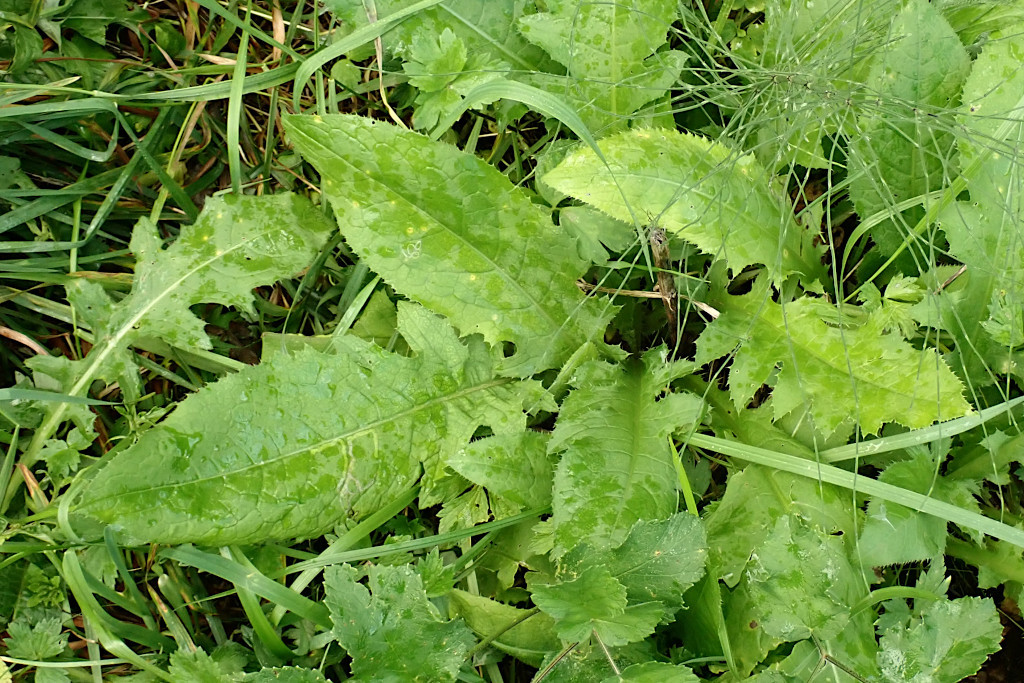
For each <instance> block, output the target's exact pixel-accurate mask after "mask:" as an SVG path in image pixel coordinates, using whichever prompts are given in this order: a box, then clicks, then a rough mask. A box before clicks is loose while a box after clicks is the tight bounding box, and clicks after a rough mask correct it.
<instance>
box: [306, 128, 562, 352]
mask: <svg viewBox="0 0 1024 683" xmlns="http://www.w3.org/2000/svg"><path fill="white" fill-rule="evenodd" d="M304 135H305V137H306V138H307V139H308V140H310V141H312V143H313V144H315V145H316V146H317V147H319V148H320V149H322V150H323V151H324V152H325V153H326V154H328V155H330V156H331V157H333V158H335V159H337V160H338V161H339V162H341V163H343V164H345V165H346V166H347V167H348V168H350V169H352V170H353V171H355V172H356V173H358V174H360V175H362V176H363V177H365V178H366V179H367V180H368V181H370V182H371V183H373V184H374V185H377V186H379V187H383V188H386V190H387V191H388V193H389V194H391V195H393V196H395V197H398V198H399V199H401V200H402V201H403V202H405V203H406V204H407V205H408V206H409V207H411V208H412V209H413V211H415V212H416V213H417V214H419V215H421V216H426V217H427V218H429V219H430V221H431V222H432V223H433V224H434V225H437V226H439V227H440V228H441V229H442V230H444V231H445V232H446V233H447V234H449V235H451V236H453V237H455V238H456V239H457V240H458V241H459V242H460V243H461V244H464V245H466V246H467V247H469V248H470V249H472V250H473V251H474V252H476V253H477V254H478V255H479V256H480V257H481V258H482V259H483V260H484V261H486V262H487V263H489V264H491V266H492V267H493V269H494V272H496V273H498V274H499V275H500V277H501V279H502V280H504V281H505V282H507V283H510V284H511V285H512V286H513V287H514V288H515V289H516V290H517V291H519V292H520V293H521V294H522V295H523V297H524V298H525V299H526V300H527V301H528V302H530V304H531V309H533V310H536V311H537V312H539V313H540V315H541V317H542V318H543V319H544V321H545V322H546V323H547V324H548V325H549V328H550V329H552V330H554V331H555V332H557V331H558V330H561V329H562V323H557V322H556V321H555V318H554V317H553V316H552V315H551V314H550V313H549V312H548V311H547V310H546V309H545V308H544V307H543V306H542V305H541V303H540V301H539V300H538V299H537V298H535V297H534V296H533V294H532V293H530V292H529V291H527V290H526V289H525V288H524V286H523V284H522V283H520V282H519V281H518V280H517V279H515V278H513V277H512V275H511V274H510V273H508V272H507V271H506V269H505V268H504V267H499V265H498V264H497V263H496V262H495V261H494V259H493V258H491V257H490V256H488V255H487V254H485V253H483V252H482V251H480V248H479V247H477V246H476V245H475V244H473V243H472V242H469V241H468V240H467V239H466V238H465V237H464V236H462V235H460V234H459V233H457V232H455V231H454V230H452V229H451V228H449V227H448V226H447V225H446V224H445V223H444V222H442V221H441V220H440V219H438V218H436V217H435V216H434V215H433V214H431V213H430V212H428V211H426V210H424V209H423V208H422V207H420V206H419V205H418V204H417V203H416V202H414V201H412V200H410V199H409V198H408V197H406V196H405V195H404V194H402V192H400V191H399V190H397V189H395V188H394V187H393V185H391V184H386V183H384V182H381V181H380V180H378V179H377V178H374V177H373V176H372V175H370V174H369V173H367V172H366V171H364V170H363V169H361V168H359V167H358V166H356V165H355V164H353V163H351V162H350V161H348V160H347V159H345V158H344V157H342V156H341V155H339V154H337V153H336V152H334V150H332V149H329V148H328V147H327V146H326V145H324V144H322V143H320V142H319V141H317V140H315V139H314V138H313V137H311V136H309V135H306V134H304ZM350 138H351V139H352V140H353V141H354V142H356V143H361V142H362V141H361V140H359V139H357V138H353V137H351V136H350ZM551 300H552V301H554V300H555V299H554V298H552V299H551Z"/></svg>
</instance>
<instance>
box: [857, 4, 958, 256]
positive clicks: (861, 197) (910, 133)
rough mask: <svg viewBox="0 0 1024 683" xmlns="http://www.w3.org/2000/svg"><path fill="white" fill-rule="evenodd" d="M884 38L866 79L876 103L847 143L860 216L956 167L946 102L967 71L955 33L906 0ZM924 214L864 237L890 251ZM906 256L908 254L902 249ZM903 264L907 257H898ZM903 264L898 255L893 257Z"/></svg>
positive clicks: (929, 9)
mask: <svg viewBox="0 0 1024 683" xmlns="http://www.w3.org/2000/svg"><path fill="white" fill-rule="evenodd" d="M891 36H892V37H891V42H889V43H887V44H886V45H885V46H884V48H883V52H882V53H881V54H880V55H879V57H878V58H877V61H876V62H875V64H874V66H873V67H872V70H871V75H870V77H869V79H868V86H869V87H870V88H871V91H872V93H873V94H877V96H878V97H880V98H884V100H885V102H886V106H885V107H884V108H865V110H864V111H863V113H861V115H860V116H859V117H858V119H857V128H858V132H859V134H858V135H857V137H856V138H854V140H853V142H852V143H851V144H850V163H851V165H852V166H853V168H855V169H859V174H857V175H853V174H851V175H852V182H851V185H850V197H851V199H853V202H854V206H856V208H857V213H858V214H860V216H861V217H862V218H867V217H869V216H871V215H872V214H875V213H877V212H879V211H884V210H887V209H889V208H890V207H892V205H893V204H894V203H896V202H900V201H903V200H905V199H910V198H912V197H917V196H919V195H922V194H926V193H928V192H931V191H933V190H937V189H940V188H941V187H942V186H943V183H944V182H948V179H949V178H952V177H955V176H956V173H957V170H956V167H955V164H954V163H953V162H952V158H953V144H954V137H953V135H952V133H951V132H950V129H951V128H952V126H953V123H954V121H953V111H954V110H953V109H952V106H955V105H956V104H957V103H958V101H959V95H960V89H961V87H962V85H963V82H964V79H965V78H966V77H967V73H968V72H969V71H970V59H969V58H968V56H967V51H966V50H965V49H964V47H963V45H962V44H961V43H960V39H959V38H958V37H957V36H956V34H955V33H953V30H952V29H951V28H950V26H949V24H948V23H946V20H945V19H943V18H942V15H941V14H940V13H939V11H938V10H937V9H936V8H935V7H934V5H932V4H930V3H928V2H927V1H926V0H912V1H911V2H909V3H908V4H907V6H906V7H905V8H904V9H903V11H902V12H900V13H899V14H898V15H897V16H896V19H895V21H894V22H893V26H892V32H891ZM922 216H924V208H923V207H921V206H916V207H913V208H912V209H909V210H907V211H906V212H904V215H903V217H902V219H900V218H897V217H894V218H893V219H892V220H889V221H886V222H884V223H881V224H879V225H877V226H875V227H874V228H873V229H872V231H871V236H872V239H873V240H874V241H875V243H876V244H877V245H879V247H881V249H882V250H883V252H884V253H885V255H886V256H888V255H890V254H891V253H892V252H893V251H895V249H896V248H897V247H898V246H899V245H900V244H901V243H902V241H903V236H904V233H905V232H906V230H907V229H908V228H907V226H910V227H913V226H914V225H915V224H916V223H917V222H918V221H919V220H920V219H921V217H922ZM908 256H909V254H908ZM904 261H906V265H907V267H913V265H914V264H913V261H912V260H910V259H904ZM901 263H903V262H901Z"/></svg>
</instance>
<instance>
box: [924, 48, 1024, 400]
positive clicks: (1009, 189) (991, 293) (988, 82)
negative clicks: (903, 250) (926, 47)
mask: <svg viewBox="0 0 1024 683" xmlns="http://www.w3.org/2000/svg"><path fill="white" fill-rule="evenodd" d="M1022 59H1024V38H1021V37H1020V36H1018V35H1014V36H1010V37H1006V38H1000V39H999V40H993V41H990V42H988V43H987V44H986V46H985V48H984V50H982V52H981V55H980V56H979V57H978V59H977V60H976V61H975V63H974V68H973V69H972V70H971V75H970V76H969V77H968V79H967V82H966V83H965V84H964V92H963V98H962V99H963V107H962V114H961V116H960V117H959V123H960V124H961V125H962V126H963V127H964V134H963V135H958V137H957V145H958V148H959V150H960V155H961V162H962V165H963V166H964V168H968V167H969V166H972V165H975V164H977V165H978V171H977V172H976V173H974V174H973V175H972V177H971V178H969V179H968V183H967V189H968V191H969V192H970V196H971V197H970V199H971V201H970V202H963V201H961V202H956V203H954V204H953V205H952V206H950V207H948V208H947V209H946V210H945V211H943V212H942V213H941V214H940V216H939V220H938V223H937V224H938V225H939V226H940V227H942V229H943V230H944V231H945V233H946V237H947V239H948V240H949V249H950V252H951V253H952V254H953V256H955V257H956V258H957V259H958V260H959V261H960V262H961V263H963V264H964V265H965V266H967V269H966V272H965V273H964V276H965V277H964V278H962V279H963V280H964V282H962V283H958V284H959V288H953V289H951V290H950V291H948V292H944V293H943V294H942V295H941V296H939V297H932V300H931V301H927V303H928V304H930V305H932V306H933V307H934V306H936V304H937V305H938V307H939V310H940V311H941V315H942V321H943V325H944V326H945V328H946V329H947V330H948V331H949V332H950V333H952V334H953V336H954V339H955V340H956V350H957V356H958V359H959V361H960V364H962V368H963V372H964V375H965V376H966V377H970V378H971V381H972V382H973V383H975V384H979V383H980V384H982V385H983V384H987V383H990V382H992V381H993V380H994V375H993V373H1009V372H1017V373H1018V375H1019V373H1020V371H1019V370H1017V369H1016V368H1017V365H1018V364H1019V361H1020V360H1021V358H1020V357H1019V353H1015V352H1014V349H1012V348H1010V347H1012V346H1016V345H1018V344H1020V343H1021V342H1022V341H1024V317H1022V316H1021V313H1020V308H1021V305H1022V302H1024V246H1022V222H1024V200H1022V199H1021V196H1020V195H1021V193H1020V192H1019V191H1018V190H1019V187H1020V185H1021V182H1022V180H1024V178H1022V170H1021V164H1020V158H1019V156H1018V154H1019V152H1018V150H1019V147H1020V144H1021V141H1022V139H1024V115H1022V114H1021V106H1022V105H1024V98H1022V97H1021V93H1022V92H1024V73H1022V72H1021V70H1020V69H1019V68H1017V67H1018V66H1019V64H1020V62H1021V60H1022ZM1007 126H1009V128H1008V129H1007ZM979 327H980V328H981V329H979Z"/></svg>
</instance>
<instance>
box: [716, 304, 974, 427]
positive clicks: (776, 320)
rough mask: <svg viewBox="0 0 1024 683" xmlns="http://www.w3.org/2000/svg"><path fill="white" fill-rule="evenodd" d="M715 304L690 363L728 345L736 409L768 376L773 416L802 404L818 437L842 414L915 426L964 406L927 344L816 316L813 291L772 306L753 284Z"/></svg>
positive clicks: (821, 309)
mask: <svg viewBox="0 0 1024 683" xmlns="http://www.w3.org/2000/svg"><path fill="white" fill-rule="evenodd" d="M715 304H716V307H717V308H718V309H719V310H720V311H721V316H720V317H719V318H718V319H717V320H715V321H713V322H712V323H711V324H709V325H708V327H707V329H706V330H705V331H704V333H703V334H701V336H700V339H699V340H698V341H697V362H698V363H706V362H708V361H711V360H714V359H716V358H720V357H722V356H723V355H725V354H727V353H729V352H730V351H732V350H733V349H736V348H737V346H738V350H737V351H736V355H735V358H734V360H733V363H732V367H731V369H730V370H729V388H730V393H731V395H732V399H733V403H735V405H736V407H737V408H742V407H743V406H745V405H746V403H747V402H748V401H749V400H750V399H751V397H753V395H754V393H755V392H756V391H757V390H758V389H760V388H761V387H762V386H764V385H765V384H770V385H771V386H773V387H774V390H773V392H772V405H773V407H774V409H775V418H776V419H779V418H781V417H783V416H784V415H787V414H788V413H790V412H791V411H793V410H798V409H805V410H807V411H808V413H809V415H810V417H812V418H813V420H814V426H815V428H816V429H818V430H820V431H821V432H822V433H823V434H824V435H825V436H826V437H827V436H828V435H830V434H831V433H832V432H834V431H835V430H836V429H837V428H838V427H839V426H840V425H842V424H844V423H848V422H849V421H850V420H853V421H854V422H855V423H856V424H858V425H859V426H860V429H861V431H862V432H864V433H866V434H875V433H877V432H878V430H879V429H880V428H881V426H882V424H884V423H886V422H896V423H899V424H901V425H904V426H906V427H910V428H911V429H916V428H918V427H924V426H926V425H929V424H931V423H932V422H935V421H937V420H949V419H952V418H956V417H961V416H963V415H966V414H967V413H969V412H970V410H971V409H970V406H969V405H968V403H967V402H966V401H965V400H964V398H963V395H962V394H963V385H962V384H961V383H960V380H958V379H957V378H956V375H954V374H953V373H952V372H951V371H950V369H949V368H948V367H946V364H945V362H944V361H943V360H942V359H941V358H940V357H939V356H938V354H936V353H935V352H934V351H932V350H920V349H915V348H914V347H913V346H911V345H910V344H908V343H907V342H905V341H904V340H903V339H902V338H901V337H898V336H896V335H895V334H892V333H890V334H881V333H880V330H878V329H876V328H875V326H873V325H872V324H871V323H868V324H865V325H863V326H861V327H847V328H846V329H839V328H836V327H831V326H829V325H827V324H826V323H825V322H824V321H823V320H822V317H821V316H822V314H823V313H825V312H826V311H827V310H829V306H828V305H827V304H823V302H821V301H820V300H817V299H811V298H803V299H798V300H797V301H793V302H791V303H789V304H786V305H785V306H782V305H780V304H777V303H775V302H773V301H772V300H771V299H770V298H769V297H767V292H766V291H765V288H764V287H761V286H758V287H755V288H754V290H753V291H752V292H750V293H749V294H745V295H742V296H726V297H724V299H723V300H721V301H716V302H715Z"/></svg>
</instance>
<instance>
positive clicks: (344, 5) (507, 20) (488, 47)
mask: <svg viewBox="0 0 1024 683" xmlns="http://www.w3.org/2000/svg"><path fill="white" fill-rule="evenodd" d="M324 4H325V5H326V6H327V7H328V8H329V9H330V10H331V12H332V13H334V15H335V16H336V17H337V18H338V19H339V20H341V21H342V22H343V23H344V24H346V25H347V26H350V27H353V28H354V29H358V28H361V27H364V26H366V25H368V24H369V23H370V19H369V18H368V17H367V12H366V7H367V6H366V4H365V3H364V2H363V0H327V1H326V2H325V3H324ZM412 4H413V0H374V6H375V8H376V13H377V19H376V20H377V21H381V20H383V19H386V18H387V17H389V16H390V15H392V14H394V13H396V12H398V11H400V10H402V9H405V8H406V7H408V6H410V5H412ZM532 5H533V3H532V2H527V1H526V0H448V1H447V2H445V3H444V4H443V5H441V6H439V7H431V8H428V9H426V10H421V11H419V12H417V13H415V14H414V15H412V16H410V17H408V18H407V19H405V20H404V21H402V22H401V23H399V24H398V25H396V26H395V27H394V28H392V29H391V30H390V31H388V33H387V35H386V36H384V38H383V39H382V41H383V45H384V49H385V50H387V51H388V52H393V53H395V54H397V55H399V56H401V57H408V55H409V53H410V50H411V49H412V46H413V43H414V42H415V40H416V36H417V35H428V36H439V35H441V34H442V33H443V32H444V31H445V30H451V31H454V33H455V35H456V37H458V38H459V39H460V40H462V41H463V42H464V43H465V45H466V48H467V52H468V53H469V54H482V55H486V56H487V57H489V58H491V59H497V60H502V61H506V62H509V63H511V64H513V65H515V66H516V67H517V68H520V69H525V70H528V71H529V70H535V69H537V68H539V67H541V66H542V65H543V62H544V60H543V53H542V52H541V51H540V50H538V49H537V48H535V47H533V46H532V45H530V44H529V43H527V42H526V41H525V40H523V37H522V36H521V35H519V32H518V31H517V30H516V28H515V26H516V20H517V19H518V17H520V16H522V15H523V14H524V13H525V12H527V11H529V10H531V9H532ZM371 54H372V51H368V52H367V53H366V56H369V55H371ZM359 58H362V57H359Z"/></svg>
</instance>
